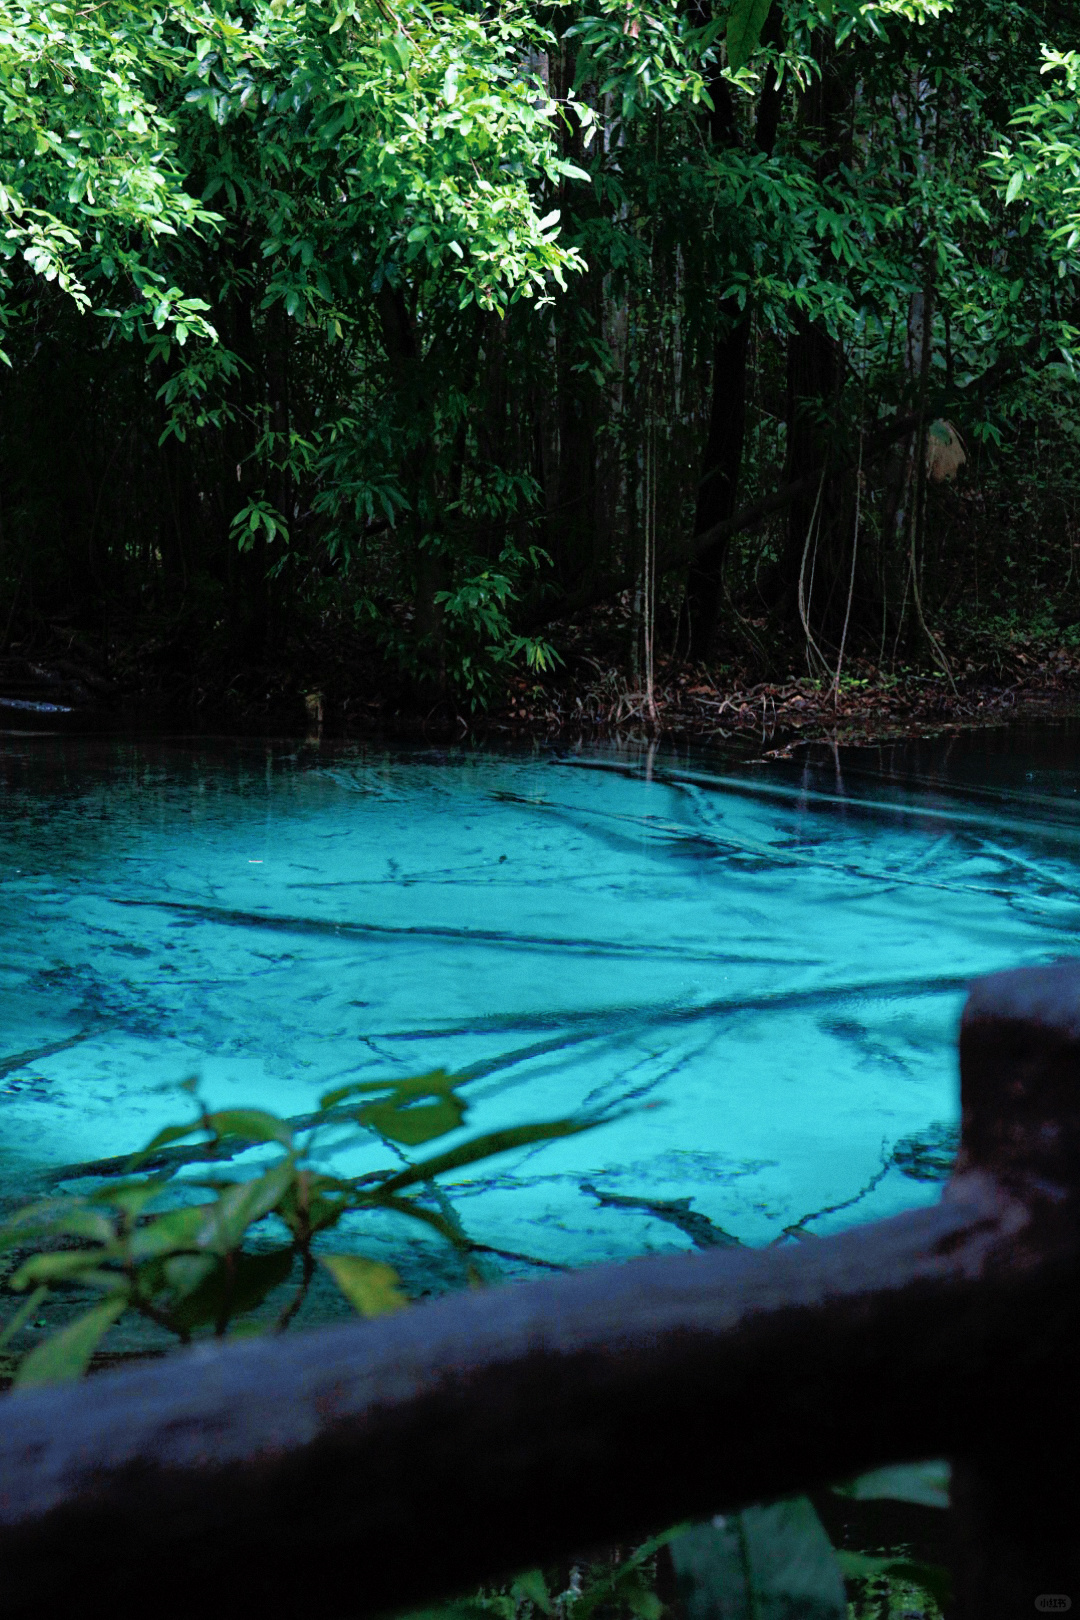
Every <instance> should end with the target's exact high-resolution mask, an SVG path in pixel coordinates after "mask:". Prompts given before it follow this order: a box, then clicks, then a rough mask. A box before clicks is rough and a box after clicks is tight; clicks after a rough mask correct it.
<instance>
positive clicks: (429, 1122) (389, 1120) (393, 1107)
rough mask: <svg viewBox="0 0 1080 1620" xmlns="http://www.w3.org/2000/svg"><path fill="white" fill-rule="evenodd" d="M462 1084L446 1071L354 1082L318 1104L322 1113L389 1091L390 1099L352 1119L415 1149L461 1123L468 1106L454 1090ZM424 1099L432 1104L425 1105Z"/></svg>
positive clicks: (362, 1111)
mask: <svg viewBox="0 0 1080 1620" xmlns="http://www.w3.org/2000/svg"><path fill="white" fill-rule="evenodd" d="M461 1084H462V1081H461V1078H460V1077H458V1076H455V1075H452V1074H447V1072H446V1070H445V1069H433V1070H432V1071H431V1072H430V1074H420V1075H415V1076H413V1077H412V1078H410V1079H408V1080H398V1081H389V1082H387V1081H381V1080H361V1081H354V1082H353V1083H352V1084H351V1085H348V1086H338V1087H337V1088H336V1089H335V1090H334V1091H328V1092H327V1093H326V1095H325V1096H324V1097H323V1098H322V1099H321V1103H322V1107H323V1108H324V1109H328V1108H334V1107H335V1106H337V1105H338V1104H339V1103H341V1102H344V1101H345V1100H346V1099H347V1098H350V1097H356V1096H360V1095H362V1094H365V1093H369V1092H372V1091H387V1090H389V1092H390V1095H389V1097H386V1098H384V1099H382V1100H381V1101H379V1102H372V1103H366V1104H365V1105H364V1106H363V1107H362V1108H358V1109H357V1111H356V1113H355V1115H354V1116H353V1117H354V1118H355V1119H356V1120H357V1121H358V1122H359V1123H360V1124H361V1125H367V1126H368V1127H369V1128H370V1129H372V1130H376V1131H378V1132H379V1135H380V1136H385V1137H386V1138H387V1140H388V1141H390V1142H400V1143H401V1144H402V1145H403V1146H405V1147H418V1146H419V1145H420V1144H421V1143H422V1142H430V1141H432V1140H433V1138H435V1137H436V1136H445V1135H446V1134H447V1132H448V1131H453V1130H456V1129H457V1127H458V1126H459V1125H460V1124H461V1123H462V1122H463V1120H464V1118H465V1114H466V1109H467V1105H466V1103H465V1102H464V1100H463V1099H462V1098H461V1097H459V1096H457V1094H456V1087H457V1086H459V1085H461ZM425 1098H434V1099H435V1100H434V1101H433V1102H430V1103H425Z"/></svg>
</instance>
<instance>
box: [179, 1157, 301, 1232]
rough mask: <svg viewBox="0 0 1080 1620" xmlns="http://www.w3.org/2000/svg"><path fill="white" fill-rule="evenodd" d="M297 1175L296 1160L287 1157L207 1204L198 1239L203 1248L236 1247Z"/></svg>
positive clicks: (283, 1193)
mask: <svg viewBox="0 0 1080 1620" xmlns="http://www.w3.org/2000/svg"><path fill="white" fill-rule="evenodd" d="M295 1176H296V1168H295V1166H294V1164H293V1162H292V1160H291V1159H285V1160H283V1161H282V1163H281V1164H275V1165H274V1166H273V1167H272V1169H270V1170H267V1172H266V1173H265V1175H261V1176H256V1177H255V1178H254V1180H252V1181H238V1182H235V1183H234V1184H233V1185H232V1186H230V1187H228V1188H226V1190H225V1191H224V1192H223V1193H222V1194H221V1196H220V1197H219V1198H218V1199H216V1200H215V1202H214V1203H212V1204H205V1205H203V1206H202V1207H203V1209H204V1211H205V1217H204V1222H203V1226H202V1229H201V1231H200V1232H199V1235H198V1238H197V1240H196V1241H197V1243H198V1245H199V1247H200V1248H204V1249H211V1250H213V1251H214V1252H215V1253H217V1254H226V1253H228V1251H229V1250H230V1249H235V1248H236V1247H237V1246H238V1245H239V1244H240V1242H241V1241H242V1239H243V1236H244V1233H245V1232H246V1231H247V1229H248V1227H249V1226H253V1225H254V1224H255V1222H256V1221H261V1220H262V1218H263V1216H264V1215H268V1214H269V1213H270V1211H271V1210H272V1209H273V1208H274V1207H275V1205H277V1204H279V1203H280V1202H281V1200H282V1198H283V1197H284V1196H285V1194H286V1192H287V1191H288V1189H289V1187H290V1186H291V1184H292V1182H293V1179H294V1178H295Z"/></svg>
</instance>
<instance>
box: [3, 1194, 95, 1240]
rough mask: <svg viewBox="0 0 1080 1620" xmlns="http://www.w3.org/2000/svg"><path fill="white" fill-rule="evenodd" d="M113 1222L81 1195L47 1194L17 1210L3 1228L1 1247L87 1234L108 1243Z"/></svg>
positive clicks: (85, 1236) (84, 1236) (89, 1238)
mask: <svg viewBox="0 0 1080 1620" xmlns="http://www.w3.org/2000/svg"><path fill="white" fill-rule="evenodd" d="M113 1236H114V1233H113V1226H112V1222H111V1221H110V1220H109V1218H108V1216H107V1215H103V1214H102V1213H101V1211H100V1210H97V1209H90V1208H88V1207H87V1205H86V1204H85V1203H84V1202H83V1201H82V1200H81V1199H74V1198H69V1199H64V1198H48V1199H45V1200H43V1201H42V1202H41V1203H39V1204H28V1205H27V1206H26V1208H25V1209H20V1210H18V1211H17V1212H16V1213H15V1214H14V1215H12V1216H11V1218H10V1219H9V1220H8V1221H7V1222H6V1223H5V1225H4V1226H3V1227H2V1228H0V1248H4V1249H10V1248H12V1247H14V1245H16V1244H19V1245H24V1244H26V1243H27V1242H28V1241H31V1240H33V1239H35V1238H42V1237H49V1238H61V1237H70V1238H84V1239H86V1240H87V1241H88V1242H91V1243H108V1242H110V1241H111V1239H112V1237H113Z"/></svg>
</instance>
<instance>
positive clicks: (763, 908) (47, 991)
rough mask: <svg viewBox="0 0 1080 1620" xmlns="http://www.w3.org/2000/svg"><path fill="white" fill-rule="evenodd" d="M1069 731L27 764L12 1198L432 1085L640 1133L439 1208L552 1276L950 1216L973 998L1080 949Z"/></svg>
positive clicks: (59, 759) (0, 853)
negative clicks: (187, 1126) (358, 1086)
mask: <svg viewBox="0 0 1080 1620" xmlns="http://www.w3.org/2000/svg"><path fill="white" fill-rule="evenodd" d="M1078 739H1080V728H1078V727H1077V725H1076V723H1075V722H1062V723H1059V724H1057V725H1053V726H1044V727H1042V728H1037V729H1033V730H1029V731H1026V732H1023V731H1013V732H1011V733H1006V732H986V733H981V734H974V735H972V736H969V737H966V738H962V739H954V740H953V742H952V743H948V744H927V743H923V744H918V745H910V746H907V747H905V748H894V749H862V750H849V751H847V752H846V753H842V754H840V755H833V754H832V753H830V752H829V751H828V750H826V749H822V750H818V751H816V752H814V751H812V752H811V753H809V754H808V755H807V756H806V757H805V758H804V759H802V760H800V761H795V762H793V761H777V762H774V763H760V762H759V763H748V762H745V761H744V762H742V763H739V762H738V761H736V760H734V759H732V760H729V761H723V760H718V758H717V757H716V756H713V757H712V758H711V759H710V758H707V757H706V756H704V755H702V754H697V755H687V754H679V753H677V752H674V751H670V750H668V751H665V750H664V749H658V750H654V751H653V752H652V753H647V752H641V751H636V750H633V749H629V750H628V749H623V750H618V749H596V750H591V751H590V750H578V751H567V752H561V751H558V750H553V749H551V748H537V749H535V750H529V751H525V752H519V753H508V754H502V755H500V754H498V753H492V752H484V751H468V750H465V751H460V752H454V751H450V752H447V751H434V750H432V751H414V752H393V751H387V750H381V749H376V748H368V747H348V746H327V745H323V746H321V747H319V746H313V745H303V744H300V745H298V744H296V743H291V744H267V743H264V742H258V743H251V744H237V743H213V742H205V741H183V740H180V741H174V742H153V743H131V742H116V741H110V740H102V739H80V738H70V737H69V738H61V737H33V736H18V735H12V734H8V735H7V736H5V737H2V738H0V952H2V954H0V1189H2V1190H4V1191H6V1192H8V1193H9V1194H10V1192H11V1191H12V1189H17V1188H18V1186H19V1184H20V1179H25V1178H26V1177H27V1176H29V1175H30V1174H31V1173H32V1172H33V1171H35V1170H37V1169H40V1168H41V1167H42V1166H62V1165H65V1164H70V1163H73V1162H77V1161H83V1160H87V1159H91V1158H95V1157H98V1156H103V1155H107V1154H113V1153H117V1152H121V1151H125V1150H127V1149H129V1148H133V1147H135V1146H137V1145H139V1144H140V1143H141V1142H142V1141H143V1140H145V1139H146V1138H147V1137H148V1136H149V1135H150V1134H151V1133H152V1132H153V1131H155V1130H156V1129H157V1128H158V1127H159V1126H161V1125H162V1124H164V1123H167V1122H169V1121H173V1120H175V1119H176V1118H178V1117H184V1115H185V1113H186V1110H187V1109H188V1107H189V1106H190V1105H189V1104H188V1103H187V1101H186V1100H185V1099H183V1098H182V1097H181V1096H180V1095H179V1094H178V1091H177V1086H178V1083H179V1082H180V1081H181V1080H183V1079H184V1078H185V1077H187V1076H190V1075H197V1076H199V1077H200V1079H201V1082H202V1086H203V1090H204V1092H205V1093H206V1095H207V1096H208V1097H209V1098H210V1100H211V1102H212V1103H213V1104H214V1105H217V1106H223V1105H228V1104H231V1103H257V1104H262V1105H264V1106H268V1107H271V1108H274V1109H276V1110H279V1111H280V1112H282V1113H284V1114H302V1113H305V1112H307V1111H309V1110H310V1109H311V1108H312V1107H313V1106H315V1104H316V1101H317V1098H318V1096H319V1094H320V1092H322V1091H324V1090H325V1089H327V1088H328V1087H330V1086H333V1085H337V1084H341V1083H344V1082H345V1081H347V1080H350V1079H363V1078H371V1079H377V1078H382V1077H385V1076H387V1075H400V1076H404V1075H407V1074H414V1073H419V1072H423V1071H425V1070H427V1069H430V1068H434V1067H437V1066H442V1067H445V1068H447V1069H452V1070H455V1071H468V1072H469V1073H470V1075H471V1076H472V1078H471V1079H470V1080H469V1081H468V1083H467V1085H466V1087H465V1094H466V1095H467V1097H468V1098H469V1100H470V1104H471V1110H470V1116H469V1119H468V1122H467V1129H468V1130H469V1131H473V1130H477V1129H491V1128H495V1127H496V1126H499V1125H503V1124H512V1123H520V1122H522V1121H526V1120H534V1119H539V1118H549V1117H558V1116H562V1115H566V1114H569V1113H575V1112H577V1111H579V1110H581V1109H583V1108H588V1109H596V1108H598V1107H604V1108H609V1109H613V1110H616V1111H617V1112H618V1113H619V1117H618V1118H617V1119H615V1120H614V1121H613V1122H612V1123H610V1124H607V1125H605V1126H603V1127H602V1128H600V1129H597V1130H595V1131H593V1132H590V1133H588V1134H586V1135H583V1136H580V1137H576V1138H572V1139H570V1140H564V1141H561V1142H557V1143H550V1144H544V1145H540V1146H535V1147H533V1148H531V1149H528V1150H523V1151H519V1152H516V1153H513V1154H509V1155H506V1156H504V1157H503V1158H501V1159H500V1160H498V1161H496V1162H495V1163H494V1164H493V1165H491V1166H488V1167H484V1168H475V1169H472V1170H469V1171H465V1172H461V1173H459V1174H457V1175H456V1176H454V1177H451V1178H450V1179H449V1181H448V1182H447V1183H446V1185H445V1188H444V1196H445V1197H446V1198H447V1199H449V1200H450V1202H451V1204H452V1205H453V1207H454V1209H455V1210H456V1213H457V1215H458V1216H459V1218H460V1220H461V1222H462V1224H463V1225H464V1227H465V1229H466V1231H467V1232H468V1233H469V1235H470V1236H471V1237H473V1238H474V1239H476V1240H477V1241H481V1242H484V1243H487V1244H490V1245H492V1246H493V1247H495V1248H499V1249H502V1250H504V1251H507V1252H508V1253H515V1254H518V1255H521V1256H527V1257H531V1258H532V1260H534V1261H537V1262H541V1261H547V1262H557V1263H560V1264H575V1265H576V1264H583V1263H588V1262H592V1261H597V1260H603V1259H611V1258H617V1257H621V1256H625V1255H629V1254H633V1253H639V1252H642V1251H646V1250H662V1249H677V1248H686V1247H689V1246H691V1245H693V1244H697V1245H699V1246H708V1245H711V1244H720V1243H726V1242H733V1241H738V1242H740V1243H744V1244H755V1245H757V1244H764V1243H769V1242H772V1241H776V1240H778V1239H783V1238H784V1234H785V1233H787V1234H788V1237H789V1240H790V1239H791V1238H792V1237H793V1235H797V1234H799V1233H809V1234H822V1233H825V1232H828V1231H832V1230H836V1229H838V1228H839V1227H840V1226H843V1225H845V1224H850V1223H851V1222H853V1221H857V1220H862V1219H873V1218H878V1217H880V1216H884V1215H887V1214H891V1213H894V1212H896V1211H898V1210H900V1209H904V1208H909V1207H913V1206H915V1205H919V1204H922V1203H926V1202H929V1201H932V1200H933V1199H936V1198H937V1196H938V1195H939V1193H940V1181H941V1178H942V1176H943V1175H944V1174H945V1172H946V1169H947V1165H948V1162H949V1157H950V1153H951V1150H952V1142H953V1139H954V1130H955V1123H956V1120H957V1117H958V1096H957V1075H956V1058H955V1037H956V1027H957V1020H958V1016H959V1011H960V1008H961V1006H962V1002H963V995H964V986H965V984H966V983H967V981H968V980H969V979H970V978H971V977H972V976H973V975H976V974H980V973H984V972H988V971H992V970H995V969H998V968H1003V967H1008V966H1013V965H1017V964H1020V963H1027V962H1039V961H1046V960H1049V959H1051V958H1053V957H1055V956H1060V955H1063V954H1069V953H1073V952H1075V951H1076V949H1077V927H1078V923H1080V888H1078V871H1077V856H1078V853H1080V827H1078V823H1077V804H1076V799H1077V791H1078V788H1080V756H1078V755H1077V752H1076V746H1077V742H1078ZM1074 762H1075V763H1074ZM385 1159H386V1149H385V1148H384V1147H382V1146H380V1145H379V1144H377V1143H375V1142H372V1143H369V1144H366V1145H362V1146H360V1147H358V1148H354V1149H353V1150H351V1151H350V1152H349V1154H348V1155H345V1156H342V1157H340V1158H339V1161H338V1162H339V1165H340V1167H341V1168H342V1169H345V1170H348V1171H349V1172H350V1173H355V1172H357V1171H360V1170H363V1169H365V1168H369V1167H374V1166H375V1165H378V1164H381V1163H384V1162H385ZM399 1240H400V1235H397V1236H395V1235H394V1234H389V1235H387V1234H383V1235H381V1236H380V1235H378V1234H376V1235H375V1236H373V1238H372V1242H374V1243H375V1244H376V1245H378V1244H379V1243H383V1244H384V1245H385V1244H392V1242H393V1241H399ZM509 1270H510V1272H511V1273H514V1272H515V1271H516V1272H517V1274H523V1273H524V1272H527V1271H528V1270H529V1266H528V1264H527V1263H526V1261H525V1260H522V1261H520V1262H517V1263H514V1264H511V1265H510V1266H509Z"/></svg>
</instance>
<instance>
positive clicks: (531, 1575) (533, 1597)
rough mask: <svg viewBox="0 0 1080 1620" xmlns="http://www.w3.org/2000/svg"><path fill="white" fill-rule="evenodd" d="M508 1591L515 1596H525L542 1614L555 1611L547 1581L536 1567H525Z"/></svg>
mask: <svg viewBox="0 0 1080 1620" xmlns="http://www.w3.org/2000/svg"><path fill="white" fill-rule="evenodd" d="M510 1593H511V1596H512V1597H515V1598H527V1599H528V1601H529V1602H530V1603H532V1604H534V1605H535V1607H536V1608H538V1609H539V1610H540V1612H541V1613H542V1614H554V1613H555V1605H554V1603H552V1601H551V1597H550V1594H549V1592H548V1589H547V1582H546V1581H545V1579H544V1577H543V1575H542V1574H541V1573H540V1571H539V1570H538V1569H527V1570H526V1571H525V1573H524V1575H519V1576H518V1578H517V1580H516V1581H515V1582H514V1584H513V1586H512V1587H511V1588H510Z"/></svg>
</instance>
